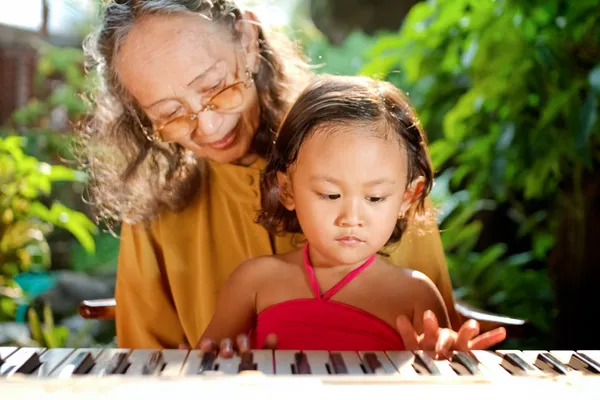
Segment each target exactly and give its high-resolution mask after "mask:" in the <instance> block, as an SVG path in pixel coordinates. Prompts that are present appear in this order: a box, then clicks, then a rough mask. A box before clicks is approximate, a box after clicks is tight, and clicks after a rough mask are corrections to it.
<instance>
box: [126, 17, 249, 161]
mask: <svg viewBox="0 0 600 400" xmlns="http://www.w3.org/2000/svg"><path fill="white" fill-rule="evenodd" d="M239 29H240V30H241V32H242V40H241V43H244V44H245V45H246V47H242V46H241V45H240V41H239V40H237V41H236V40H234V39H233V38H232V37H231V34H229V33H228V32H227V31H226V30H225V28H224V27H222V26H220V25H217V24H215V23H212V22H210V21H208V20H206V19H205V18H204V17H202V16H200V15H191V14H173V15H156V16H147V17H145V18H143V19H142V20H140V21H138V22H137V23H136V24H135V25H134V26H133V28H132V30H131V31H130V32H129V34H128V35H127V37H126V38H125V41H124V43H123V44H122V47H121V49H120V52H119V54H118V56H117V58H116V62H115V68H116V71H117V74H118V76H119V79H120V81H121V82H122V84H123V85H124V86H125V88H126V89H127V90H128V91H129V92H130V93H131V94H132V95H133V97H135V99H136V100H137V102H138V103H139V104H140V105H141V107H142V108H143V110H144V111H145V112H146V114H147V115H148V116H149V118H150V119H151V120H152V122H153V125H154V126H155V127H156V128H158V127H163V129H162V131H161V132H159V133H158V135H159V136H161V138H162V139H163V140H165V141H173V142H177V143H180V144H181V145H182V146H184V147H186V148H187V149H189V150H191V151H193V152H194V153H196V154H197V155H198V156H199V157H207V158H209V159H212V160H215V161H217V162H222V163H229V162H234V161H239V162H243V158H244V157H245V156H247V154H248V151H249V149H250V145H251V143H252V138H253V137H254V134H255V132H256V129H257V127H258V120H259V105H258V97H257V92H256V87H255V86H254V85H253V84H250V85H249V87H245V86H244V84H243V82H245V81H246V70H247V69H249V70H250V71H254V70H255V69H256V65H257V61H258V58H257V57H256V55H257V54H258V49H257V48H256V46H255V44H256V43H257V41H256V40H253V39H254V36H255V35H256V29H255V27H253V26H252V24H250V23H245V24H240V25H239ZM237 82H240V84H238V85H235V86H234V87H233V89H232V90H230V91H228V92H226V93H225V94H224V95H222V96H220V98H217V100H215V101H214V103H215V104H216V105H218V106H220V107H219V109H217V110H212V111H211V110H207V111H203V112H199V111H200V110H201V109H202V108H203V107H204V106H206V105H208V104H209V103H210V100H211V99H212V98H214V96H215V95H216V94H217V93H219V92H220V91H222V90H223V89H225V88H227V87H229V86H230V85H232V84H235V83H237ZM223 105H225V106H228V105H229V106H232V107H229V109H225V108H227V107H225V108H224V107H222V106H223ZM194 113H198V114H197V119H194V118H193V117H192V118H190V117H189V116H190V115H193V114H194ZM154 134H157V132H155V133H154Z"/></svg>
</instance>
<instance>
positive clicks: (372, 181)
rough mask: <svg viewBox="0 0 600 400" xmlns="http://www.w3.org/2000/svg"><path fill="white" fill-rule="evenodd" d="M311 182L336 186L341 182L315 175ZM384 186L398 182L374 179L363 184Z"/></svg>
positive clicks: (325, 176)
mask: <svg viewBox="0 0 600 400" xmlns="http://www.w3.org/2000/svg"><path fill="white" fill-rule="evenodd" d="M310 180H311V181H326V182H330V183H333V184H335V185H339V184H340V181H339V180H337V179H335V178H332V177H330V176H327V175H314V176H312V177H311V178H310ZM383 184H388V185H394V184H396V181H395V180H393V179H388V178H378V179H373V180H371V181H368V182H365V183H363V185H364V186H377V185H383Z"/></svg>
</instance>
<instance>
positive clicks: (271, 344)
mask: <svg viewBox="0 0 600 400" xmlns="http://www.w3.org/2000/svg"><path fill="white" fill-rule="evenodd" d="M262 348H263V349H269V350H275V349H276V348H277V336H276V335H275V334H270V335H267V338H266V339H265V342H264V343H263V347H262ZM196 349H198V350H201V351H203V352H212V351H216V352H218V355H219V357H222V358H231V357H232V356H233V355H234V354H235V353H236V352H237V353H245V352H247V351H249V350H250V340H249V339H248V335H246V334H240V335H238V336H237V337H236V338H235V343H234V341H233V340H232V339H231V338H225V339H222V340H221V341H220V342H219V344H218V345H217V342H216V341H214V340H212V339H210V338H204V339H201V340H200V341H199V342H198V344H197V345H196Z"/></svg>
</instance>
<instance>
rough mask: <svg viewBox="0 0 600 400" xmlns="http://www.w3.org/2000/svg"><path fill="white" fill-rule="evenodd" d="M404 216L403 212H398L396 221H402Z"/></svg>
mask: <svg viewBox="0 0 600 400" xmlns="http://www.w3.org/2000/svg"><path fill="white" fill-rule="evenodd" d="M405 216H406V213H405V212H404V211H400V212H399V213H398V219H404V217H405Z"/></svg>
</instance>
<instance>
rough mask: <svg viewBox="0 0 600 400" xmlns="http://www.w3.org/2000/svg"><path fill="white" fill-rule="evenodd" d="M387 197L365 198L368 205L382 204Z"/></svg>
mask: <svg viewBox="0 0 600 400" xmlns="http://www.w3.org/2000/svg"><path fill="white" fill-rule="evenodd" d="M386 199H387V197H367V201H368V202H370V203H382V202H384V201H385V200H386Z"/></svg>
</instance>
